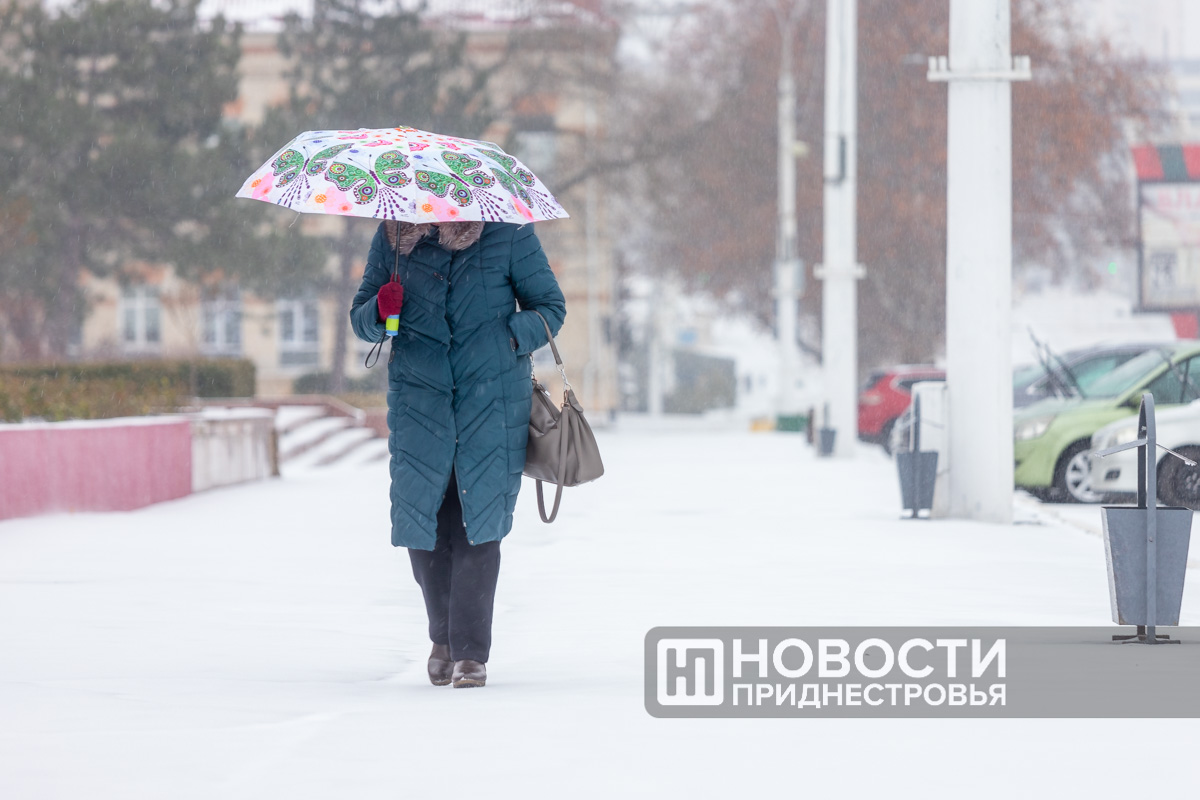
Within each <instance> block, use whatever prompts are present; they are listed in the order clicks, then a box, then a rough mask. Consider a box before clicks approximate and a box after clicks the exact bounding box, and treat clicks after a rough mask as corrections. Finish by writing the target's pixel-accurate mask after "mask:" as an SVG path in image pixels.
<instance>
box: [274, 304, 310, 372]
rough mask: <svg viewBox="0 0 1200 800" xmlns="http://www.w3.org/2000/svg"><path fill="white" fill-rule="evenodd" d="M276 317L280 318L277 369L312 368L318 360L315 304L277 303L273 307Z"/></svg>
mask: <svg viewBox="0 0 1200 800" xmlns="http://www.w3.org/2000/svg"><path fill="white" fill-rule="evenodd" d="M276 313H277V314H278V316H279V365H280V366H282V367H308V366H315V365H316V364H317V363H318V360H319V357H320V356H319V353H318V350H317V345H318V344H319V343H320V338H319V336H318V333H319V321H318V318H317V301H316V300H280V301H279V302H278V303H277V304H276Z"/></svg>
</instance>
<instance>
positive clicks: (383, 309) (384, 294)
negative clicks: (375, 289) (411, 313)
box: [376, 275, 404, 336]
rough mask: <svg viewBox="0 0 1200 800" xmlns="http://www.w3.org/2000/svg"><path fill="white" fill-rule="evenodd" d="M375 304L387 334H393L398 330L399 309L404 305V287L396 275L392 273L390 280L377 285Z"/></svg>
mask: <svg viewBox="0 0 1200 800" xmlns="http://www.w3.org/2000/svg"><path fill="white" fill-rule="evenodd" d="M376 304H377V305H378V306H379V319H380V321H381V322H384V323H385V326H384V327H385V330H386V331H387V335H388V336H395V335H396V333H397V332H398V331H399V330H400V309H401V308H402V307H403V306H404V287H403V286H401V285H400V279H399V278H398V277H396V276H395V275H393V276H392V279H391V280H390V281H388V282H387V283H385V284H384V285H383V286H380V287H379V294H378V296H377V299H376Z"/></svg>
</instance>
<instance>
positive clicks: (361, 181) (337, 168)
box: [325, 164, 379, 205]
mask: <svg viewBox="0 0 1200 800" xmlns="http://www.w3.org/2000/svg"><path fill="white" fill-rule="evenodd" d="M325 177H326V178H327V179H328V180H330V181H332V182H333V183H336V184H337V187H338V188H339V189H341V190H342V191H343V192H349V191H352V190H353V193H354V201H355V202H356V203H358V204H360V205H363V204H366V203H369V202H371V201H372V200H374V199H375V194H376V193H377V192H378V191H379V183H378V182H376V180H375V176H373V175H372V174H371V173H369V172H367V171H366V170H363V169H359V168H358V167H355V166H351V165H350V164H330V165H329V169H327V170H325Z"/></svg>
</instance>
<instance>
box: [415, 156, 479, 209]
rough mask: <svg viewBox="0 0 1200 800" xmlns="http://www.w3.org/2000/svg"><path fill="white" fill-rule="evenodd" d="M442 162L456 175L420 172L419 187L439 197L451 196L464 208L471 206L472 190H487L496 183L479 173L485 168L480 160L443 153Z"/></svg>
mask: <svg viewBox="0 0 1200 800" xmlns="http://www.w3.org/2000/svg"><path fill="white" fill-rule="evenodd" d="M442 160H443V161H445V162H446V166H448V167H449V168H450V170H451V172H453V173H454V174H453V175H447V174H446V173H444V172H434V171H433V170H428V169H422V170H418V171H417V173H416V177H417V186H420V187H421V188H422V189H424V190H425V191H427V192H429V193H431V194H434V195H436V196H438V197H445V196H446V195H447V194H449V195H450V196H451V197H452V198H453V199H454V202H456V203H458V204H459V205H460V206H462V207H464V208H465V207H466V206H469V205H471V200H472V194H471V190H472V189H487V188H490V187H491V186H492V185H493V184H495V182H496V181H495V180H494V179H493V178H492V177H491V176H490V175H488V174H487V173H484V172H481V171H479V169H478V168H479V167H481V166H483V162H482V161H480V160H479V159H476V158H471V157H470V156H466V155H462V154H461V153H442Z"/></svg>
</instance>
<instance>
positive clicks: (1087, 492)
mask: <svg viewBox="0 0 1200 800" xmlns="http://www.w3.org/2000/svg"><path fill="white" fill-rule="evenodd" d="M1198 387H1200V344H1197V343H1195V342H1192V343H1189V344H1176V345H1165V346H1163V347H1160V348H1157V349H1154V350H1148V351H1146V352H1145V353H1142V354H1141V355H1140V356H1135V357H1134V358H1131V359H1130V360H1128V361H1126V362H1125V363H1124V364H1122V365H1121V366H1119V367H1117V368H1116V369H1114V370H1113V371H1112V372H1110V373H1108V374H1107V375H1105V376H1103V377H1101V378H1098V379H1097V380H1096V381H1094V382H1093V383H1091V385H1090V386H1089V387H1088V390H1087V393H1086V394H1085V395H1084V396H1083V397H1080V398H1050V399H1047V400H1042V401H1041V402H1038V403H1034V404H1033V405H1031V406H1028V407H1026V408H1023V409H1020V410H1019V411H1017V412H1016V414H1014V419H1013V439H1014V442H1013V459H1014V461H1015V464H1016V468H1015V472H1014V481H1015V483H1016V485H1017V486H1018V487H1019V488H1022V489H1026V490H1027V491H1029V492H1030V494H1033V495H1034V496H1036V497H1038V498H1040V499H1042V500H1059V501H1065V502H1077V503H1094V502H1099V500H1100V499H1101V498H1100V496H1099V495H1098V494H1097V493H1095V492H1093V491H1092V486H1091V473H1090V465H1089V459H1088V452H1089V451H1090V450H1091V440H1092V435H1093V434H1094V433H1096V431H1098V430H1099V429H1100V428H1102V427H1104V426H1105V425H1107V424H1108V423H1110V422H1114V421H1116V420H1118V419H1121V418H1122V417H1127V416H1129V414H1130V413H1133V412H1134V411H1136V410H1137V407H1138V404H1139V402H1140V401H1141V396H1142V392H1146V391H1149V392H1152V393H1153V394H1154V397H1155V404H1156V405H1157V406H1158V407H1160V408H1167V407H1170V406H1178V405H1181V404H1183V403H1188V402H1191V401H1193V400H1196V399H1200V388H1198Z"/></svg>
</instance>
